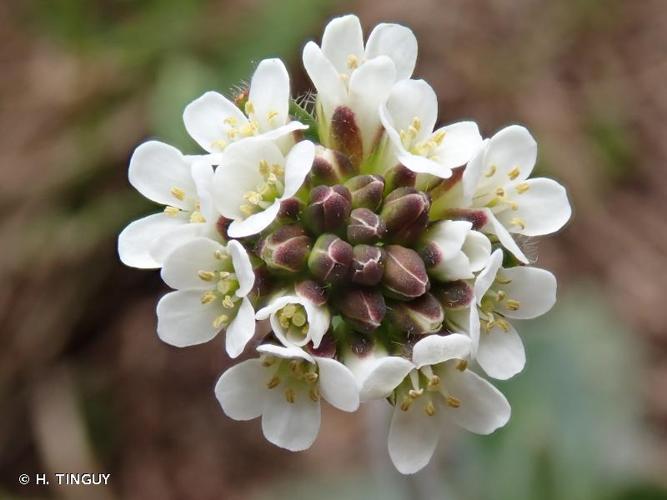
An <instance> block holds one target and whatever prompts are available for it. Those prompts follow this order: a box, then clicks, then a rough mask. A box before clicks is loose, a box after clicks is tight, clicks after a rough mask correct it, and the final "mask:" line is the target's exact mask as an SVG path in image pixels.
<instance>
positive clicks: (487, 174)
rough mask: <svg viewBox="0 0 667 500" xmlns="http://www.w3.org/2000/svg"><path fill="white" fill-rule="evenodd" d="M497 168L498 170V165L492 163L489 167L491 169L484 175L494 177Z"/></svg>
mask: <svg viewBox="0 0 667 500" xmlns="http://www.w3.org/2000/svg"><path fill="white" fill-rule="evenodd" d="M496 170H497V168H496V166H495V165H491V166H490V167H489V170H488V171H487V172H486V173H485V174H484V177H493V176H494V175H496Z"/></svg>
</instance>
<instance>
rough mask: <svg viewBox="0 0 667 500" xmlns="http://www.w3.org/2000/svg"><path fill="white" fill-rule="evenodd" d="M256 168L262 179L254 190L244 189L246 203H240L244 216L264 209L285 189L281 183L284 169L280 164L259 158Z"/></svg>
mask: <svg viewBox="0 0 667 500" xmlns="http://www.w3.org/2000/svg"><path fill="white" fill-rule="evenodd" d="M258 170H259V174H260V175H261V176H262V181H261V182H260V183H259V184H258V185H257V186H256V189H255V190H254V191H246V192H245V193H244V194H243V199H244V200H245V201H246V203H244V204H243V205H241V212H243V214H244V215H245V216H246V217H247V216H249V215H252V214H256V213H258V212H261V211H262V210H266V209H267V208H268V207H270V206H271V205H272V204H273V202H274V201H275V200H276V198H278V197H279V196H280V195H282V194H283V191H284V190H285V186H284V184H283V183H284V179H285V169H284V167H283V166H282V165H278V164H277V163H274V164H273V165H270V164H269V162H268V161H266V160H260V162H259V169H258Z"/></svg>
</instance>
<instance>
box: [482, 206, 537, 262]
mask: <svg viewBox="0 0 667 500" xmlns="http://www.w3.org/2000/svg"><path fill="white" fill-rule="evenodd" d="M482 210H483V211H484V213H485V214H486V219H487V223H486V225H485V226H484V227H483V228H482V232H484V233H491V234H495V235H496V236H497V237H498V240H499V241H500V243H501V245H502V246H504V247H505V248H506V249H507V250H508V251H509V252H510V253H511V254H512V255H514V256H515V257H516V258H517V259H519V261H521V262H523V263H524V264H528V257H526V255H525V254H524V253H523V252H522V251H521V249H520V248H519V245H517V243H516V241H514V238H512V235H511V234H510V233H509V231H508V230H507V228H505V226H503V225H502V223H501V222H500V221H499V220H498V219H496V216H495V215H494V214H493V212H491V210H489V209H488V208H483V209H482Z"/></svg>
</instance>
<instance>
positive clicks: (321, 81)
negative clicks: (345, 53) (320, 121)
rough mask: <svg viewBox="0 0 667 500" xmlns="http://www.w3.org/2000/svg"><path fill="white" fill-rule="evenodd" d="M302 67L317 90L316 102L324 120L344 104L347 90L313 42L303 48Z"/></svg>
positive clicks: (329, 62) (333, 68) (334, 69)
mask: <svg viewBox="0 0 667 500" xmlns="http://www.w3.org/2000/svg"><path fill="white" fill-rule="evenodd" d="M303 66H304V68H305V69H306V72H307V73H308V76H309V77H310V79H311V80H312V82H313V85H315V88H316V89H317V100H318V102H320V103H321V104H322V106H323V108H324V114H325V117H323V118H325V119H329V118H331V114H332V113H333V110H334V108H336V107H337V106H338V105H340V104H342V103H344V102H345V100H346V98H347V90H346V88H345V84H344V83H343V81H342V80H341V78H340V75H339V73H338V71H337V70H336V68H335V67H334V65H333V64H332V63H331V61H329V59H327V57H326V56H325V55H324V54H323V53H322V50H321V49H320V48H319V47H318V46H317V44H316V43H314V42H308V43H307V44H306V46H305V47H304V48H303Z"/></svg>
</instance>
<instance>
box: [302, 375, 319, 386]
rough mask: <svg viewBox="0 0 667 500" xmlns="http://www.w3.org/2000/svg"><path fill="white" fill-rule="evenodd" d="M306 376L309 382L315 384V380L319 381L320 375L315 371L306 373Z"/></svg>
mask: <svg viewBox="0 0 667 500" xmlns="http://www.w3.org/2000/svg"><path fill="white" fill-rule="evenodd" d="M304 378H305V379H306V382H308V383H310V384H314V383H315V382H317V379H318V378H319V375H318V374H317V373H315V372H308V373H306V375H305V377H304Z"/></svg>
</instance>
